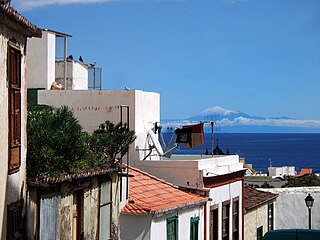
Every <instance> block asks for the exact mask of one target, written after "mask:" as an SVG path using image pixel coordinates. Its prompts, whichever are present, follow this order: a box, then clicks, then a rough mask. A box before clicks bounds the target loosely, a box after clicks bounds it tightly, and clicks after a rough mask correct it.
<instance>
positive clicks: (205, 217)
mask: <svg viewBox="0 0 320 240" xmlns="http://www.w3.org/2000/svg"><path fill="white" fill-rule="evenodd" d="M204 240H207V202H206V204H205V205H204Z"/></svg>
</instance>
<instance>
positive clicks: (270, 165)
mask: <svg viewBox="0 0 320 240" xmlns="http://www.w3.org/2000/svg"><path fill="white" fill-rule="evenodd" d="M269 167H272V161H271V158H269Z"/></svg>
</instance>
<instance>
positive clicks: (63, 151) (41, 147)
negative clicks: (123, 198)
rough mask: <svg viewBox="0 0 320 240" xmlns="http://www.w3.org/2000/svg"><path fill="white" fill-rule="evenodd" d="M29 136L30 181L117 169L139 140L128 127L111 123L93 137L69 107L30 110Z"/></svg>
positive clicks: (28, 161) (102, 126) (101, 128)
mask: <svg viewBox="0 0 320 240" xmlns="http://www.w3.org/2000/svg"><path fill="white" fill-rule="evenodd" d="M27 134H28V151H27V172H28V176H29V177H39V176H52V175H55V174H59V173H67V172H73V171H78V170H80V169H92V168H99V167H102V166H111V165H112V166H115V159H116V157H117V156H119V157H123V156H124V155H125V154H126V153H127V152H128V151H129V145H130V144H131V143H132V142H133V141H134V140H135V138H136V137H135V133H134V131H130V130H129V129H128V128H127V126H126V125H122V124H116V125H115V124H113V123H111V122H109V121H106V122H105V123H103V124H101V125H100V127H99V129H97V130H96V131H95V132H94V133H93V134H92V136H90V135H89V134H88V133H86V132H84V131H83V128H82V127H81V125H80V124H79V122H78V120H77V119H76V117H75V116H74V115H73V112H72V111H71V110H69V109H68V107H66V106H63V107H61V108H53V107H46V108H45V109H39V108H36V107H30V106H29V109H28V123H27Z"/></svg>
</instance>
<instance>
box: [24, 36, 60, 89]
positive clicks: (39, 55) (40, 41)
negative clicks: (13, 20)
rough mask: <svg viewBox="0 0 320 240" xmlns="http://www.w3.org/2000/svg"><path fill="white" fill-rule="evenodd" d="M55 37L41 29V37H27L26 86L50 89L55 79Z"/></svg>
mask: <svg viewBox="0 0 320 240" xmlns="http://www.w3.org/2000/svg"><path fill="white" fill-rule="evenodd" d="M55 49H56V37H55V34H54V33H51V32H47V31H42V38H31V39H28V46H27V56H28V62H27V70H28V71H27V79H28V88H44V89H50V88H51V84H52V82H53V81H54V80H55V59H56V52H55Z"/></svg>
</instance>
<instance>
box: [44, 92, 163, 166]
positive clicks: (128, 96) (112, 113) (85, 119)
mask: <svg viewBox="0 0 320 240" xmlns="http://www.w3.org/2000/svg"><path fill="white" fill-rule="evenodd" d="M38 99H39V103H40V104H47V105H51V106H55V107H59V106H62V105H66V106H69V107H70V108H71V109H72V110H73V111H74V113H75V116H76V117H77V118H78V119H79V122H80V124H81V125H82V126H83V127H84V129H85V130H86V131H88V132H93V131H94V130H95V129H97V128H98V127H99V125H100V124H101V123H103V122H105V121H106V120H109V121H112V122H115V123H119V122H120V109H121V108H120V106H121V105H128V106H129V108H130V111H129V116H130V118H129V125H130V129H131V130H135V132H136V135H137V140H136V141H135V143H134V144H132V146H131V148H130V159H131V161H133V159H135V158H136V157H137V158H139V154H138V153H140V155H141V156H140V157H143V154H146V153H147V152H146V151H144V152H140V151H137V150H136V149H137V148H138V149H143V148H145V141H146V130H145V129H147V128H150V127H151V126H152V123H153V122H156V121H159V120H160V95H159V94H158V93H154V92H144V91H140V90H129V91H128V90H78V91H72V90H66V91H64V90H62V91H59V90H48V91H45V90H41V91H39V94H38ZM126 113H127V112H126V109H124V111H123V122H126V120H127V115H126Z"/></svg>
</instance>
